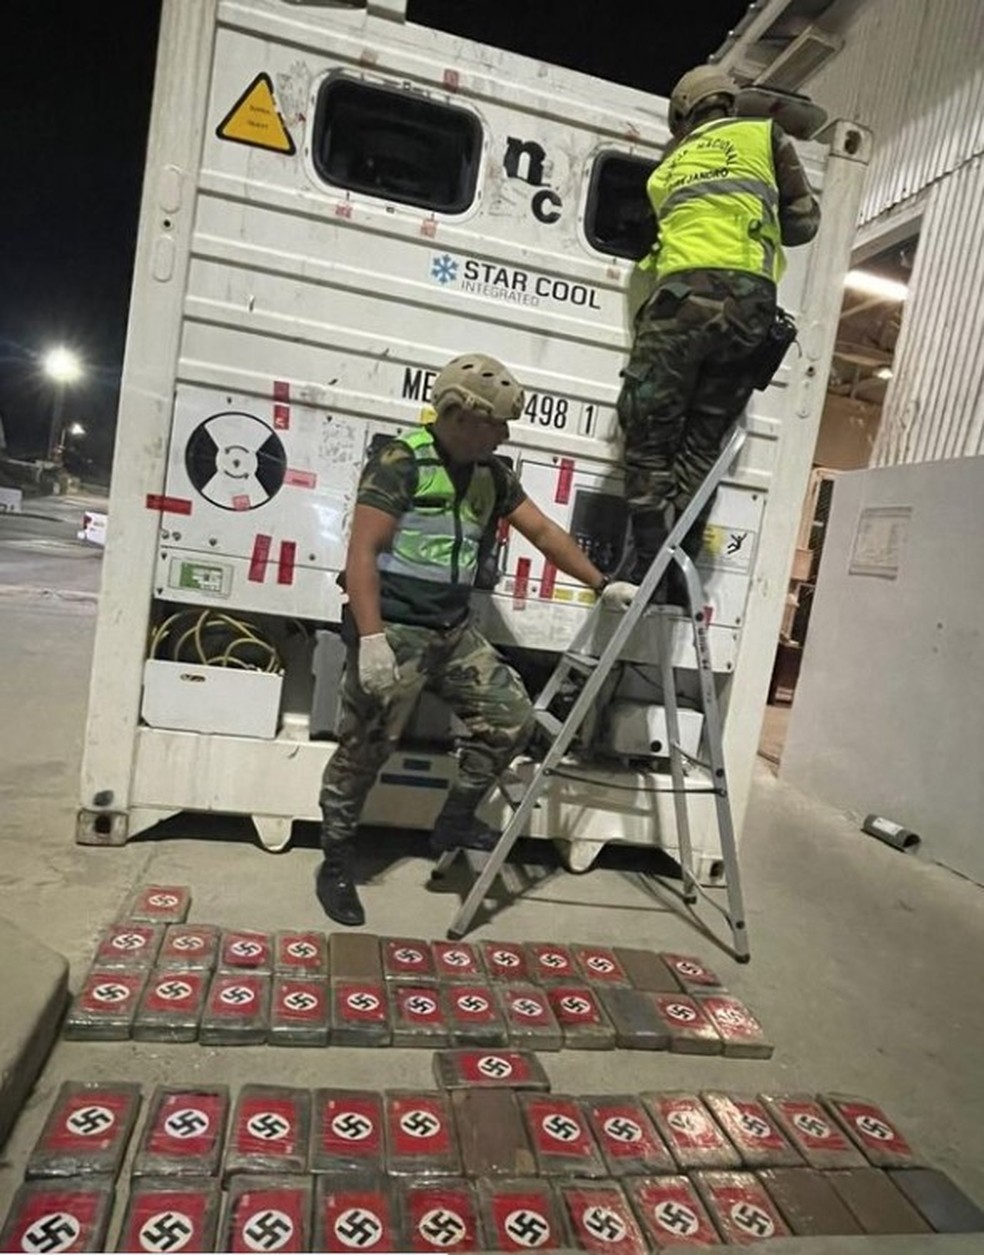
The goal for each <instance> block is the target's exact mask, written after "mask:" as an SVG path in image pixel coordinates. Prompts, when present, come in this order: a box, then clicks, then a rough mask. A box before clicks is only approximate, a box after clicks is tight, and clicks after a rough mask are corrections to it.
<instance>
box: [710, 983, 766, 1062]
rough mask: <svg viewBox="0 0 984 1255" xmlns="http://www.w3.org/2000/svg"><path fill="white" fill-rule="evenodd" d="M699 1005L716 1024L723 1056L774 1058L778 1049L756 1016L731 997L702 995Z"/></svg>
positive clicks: (738, 1000)
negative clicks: (774, 1052) (774, 1053)
mask: <svg viewBox="0 0 984 1255" xmlns="http://www.w3.org/2000/svg"><path fill="white" fill-rule="evenodd" d="M696 1001H697V1005H698V1006H699V1007H700V1008H701V1009H702V1010H703V1012H704V1014H705V1015H706V1016H707V1018H708V1019H709V1020H710V1021H711V1023H712V1024H713V1025H714V1027H715V1029H716V1030H717V1033H718V1036H719V1037H720V1038H721V1042H722V1046H723V1053H724V1054H725V1055H728V1056H729V1057H730V1058H732V1059H771V1058H772V1054H773V1051H774V1050H775V1047H774V1046H773V1044H772V1042H770V1041H769V1039H768V1038H767V1037H766V1035H765V1029H764V1028H763V1027H762V1025H761V1024H760V1023H759V1021H758V1019H757V1017H756V1016H755V1015H753V1014H752V1012H751V1011H750V1010H749V1008H748V1007H747V1006H746V1005H745V1004H744V1003H743V1002H742V1001H741V1000H740V999H739V998H733V997H732V996H731V995H730V994H702V995H700V996H699V997H698V998H697V1000H696Z"/></svg>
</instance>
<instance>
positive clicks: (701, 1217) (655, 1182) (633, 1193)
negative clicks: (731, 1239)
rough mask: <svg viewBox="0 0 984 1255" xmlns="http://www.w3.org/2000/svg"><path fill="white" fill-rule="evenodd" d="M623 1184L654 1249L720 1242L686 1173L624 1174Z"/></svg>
mask: <svg viewBox="0 0 984 1255" xmlns="http://www.w3.org/2000/svg"><path fill="white" fill-rule="evenodd" d="M623 1185H624V1187H625V1191H626V1193H627V1194H628V1196H629V1201H630V1202H631V1204H632V1207H633V1209H634V1211H635V1214H636V1216H637V1217H638V1219H639V1223H640V1224H641V1226H642V1231H643V1234H644V1235H645V1237H646V1239H647V1241H648V1242H649V1245H650V1247H651V1248H652V1249H653V1250H654V1251H663V1250H670V1249H672V1250H674V1251H675V1250H676V1249H677V1248H678V1247H684V1248H690V1247H697V1248H699V1249H700V1250H703V1249H704V1247H706V1246H720V1245H721V1240H720V1238H719V1237H718V1232H717V1229H715V1227H714V1224H713V1222H712V1220H711V1218H710V1216H708V1214H707V1210H706V1208H705V1207H704V1204H703V1203H702V1202H701V1201H700V1196H699V1195H698V1193H697V1190H696V1189H695V1188H694V1186H693V1184H692V1183H691V1181H690V1179H689V1178H688V1177H682V1176H677V1177H626V1178H625V1180H624V1181H623Z"/></svg>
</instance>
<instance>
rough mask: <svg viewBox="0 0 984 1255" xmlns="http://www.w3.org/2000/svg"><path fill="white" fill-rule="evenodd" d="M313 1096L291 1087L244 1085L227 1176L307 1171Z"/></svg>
mask: <svg viewBox="0 0 984 1255" xmlns="http://www.w3.org/2000/svg"><path fill="white" fill-rule="evenodd" d="M310 1140H311V1095H310V1093H309V1092H308V1091H307V1090H306V1089H295V1088H293V1087H291V1086H287V1085H244V1086H243V1087H242V1089H241V1090H240V1091H239V1096H238V1098H237V1099H236V1105H235V1107H234V1108H233V1112H232V1120H231V1122H230V1125H229V1144H228V1146H227V1147H226V1154H225V1162H224V1163H223V1166H222V1170H223V1175H224V1176H225V1177H226V1178H229V1177H231V1176H233V1175H235V1174H236V1173H246V1172H261V1173H262V1172H277V1173H285V1172H306V1171H307V1166H308V1149H309V1143H310Z"/></svg>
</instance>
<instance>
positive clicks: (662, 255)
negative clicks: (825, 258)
mask: <svg viewBox="0 0 984 1255" xmlns="http://www.w3.org/2000/svg"><path fill="white" fill-rule="evenodd" d="M646 190H647V191H648V193H649V199H650V201H651V202H652V206H653V210H654V212H655V214H656V217H657V219H658V221H659V238H658V241H657V247H656V252H655V255H654V256H651V257H650V258H647V259H646V261H645V262H644V263H643V266H644V268H645V269H654V270H655V271H656V275H657V278H658V279H662V278H664V277H665V276H667V275H670V274H675V273H676V272H678V271H681V270H705V269H706V270H743V271H746V272H747V273H749V274H754V275H760V276H762V277H763V278H766V279H771V280H772V281H773V282H774V283H777V282H778V281H779V278H780V277H781V275H782V272H783V270H784V269H785V265H786V263H785V258H784V256H783V252H782V244H781V240H780V234H779V188H778V185H777V183H776V174H775V167H774V164H773V160H772V123H771V122H768V121H758V120H755V119H740V120H739V119H734V118H725V119H721V120H716V121H713V122H705V123H704V125H703V126H699V127H697V129H696V130H694V131H693V132H691V134H690V135H688V136H687V137H686V139H684V140H683V141H682V142H681V143H680V144H679V146H678V147H677V148H675V149H674V150H673V152H672V153H671V154H670V155H669V156H668V157H667V158H666V160H665V161H663V162H661V163H660V165H659V166H657V168H656V169H655V170H654V171H653V173H652V174H651V175H650V178H649V182H648V184H647V185H646Z"/></svg>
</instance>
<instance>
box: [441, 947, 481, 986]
mask: <svg viewBox="0 0 984 1255" xmlns="http://www.w3.org/2000/svg"><path fill="white" fill-rule="evenodd" d="M431 952H432V954H433V955H434V968H435V970H436V972H437V977H438V980H442V981H448V982H455V981H463V982H466V983H467V984H474V983H475V982H476V981H478V982H482V981H484V980H485V965H484V964H483V963H482V956H481V954H480V953H479V951H478V948H477V946H471V945H468V944H467V943H466V942H464V941H435V942H433V944H432V945H431Z"/></svg>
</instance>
